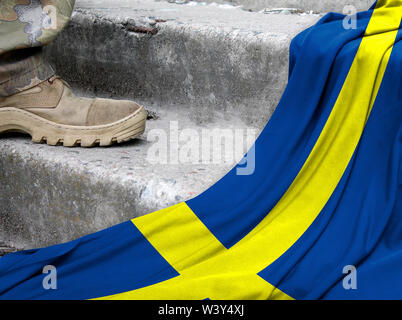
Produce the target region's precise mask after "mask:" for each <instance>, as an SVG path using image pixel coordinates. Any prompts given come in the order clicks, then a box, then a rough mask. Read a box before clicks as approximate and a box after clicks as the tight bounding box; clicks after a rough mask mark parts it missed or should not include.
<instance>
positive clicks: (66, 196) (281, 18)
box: [0, 0, 319, 249]
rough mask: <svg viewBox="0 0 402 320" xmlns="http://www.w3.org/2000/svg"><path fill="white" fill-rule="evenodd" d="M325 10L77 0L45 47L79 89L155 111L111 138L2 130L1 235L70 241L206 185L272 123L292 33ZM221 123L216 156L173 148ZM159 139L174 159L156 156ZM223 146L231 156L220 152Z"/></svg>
mask: <svg viewBox="0 0 402 320" xmlns="http://www.w3.org/2000/svg"><path fill="white" fill-rule="evenodd" d="M318 18H319V16H318V15H307V14H295V15H286V14H262V13H256V12H246V11H244V10H241V9H239V8H232V7H231V8H230V9H228V8H226V7H225V6H224V7H216V6H192V5H177V4H171V3H167V2H154V1H146V0H130V1H122V0H117V1H96V2H94V1H84V0H78V1H77V8H76V11H75V13H74V15H73V18H72V21H71V23H70V25H69V26H68V27H67V28H66V29H65V31H64V32H63V33H62V34H61V36H60V37H59V38H58V40H57V41H56V42H55V43H53V44H52V45H50V46H49V47H48V48H47V49H46V53H47V55H48V56H49V57H50V59H51V60H52V61H53V63H54V64H55V66H56V68H57V71H58V73H59V74H61V75H62V76H63V77H64V78H66V79H67V80H69V81H70V82H71V83H72V84H73V88H74V89H75V90H76V91H79V92H80V93H81V94H84V95H94V94H96V95H98V96H106V97H108V96H111V97H115V98H129V99H133V100H136V101H138V102H140V103H142V104H143V105H145V106H146V107H147V109H148V110H149V111H150V115H155V114H156V115H157V116H156V117H154V118H157V119H154V120H149V121H148V124H147V131H146V132H145V134H144V135H143V137H141V138H140V139H137V140H135V141H133V142H130V143H127V144H123V145H118V146H113V147H110V148H102V149H100V148H99V149H79V148H73V149H66V148H62V147H51V146H47V145H43V144H42V145H36V144H32V143H31V142H30V141H29V137H26V136H21V135H16V134H9V135H2V136H0V241H2V242H4V243H6V244H7V245H8V246H9V247H15V248H25V249H28V248H33V247H41V246H46V245H51V244H55V243H60V242H65V241H69V240H72V239H75V238H77V237H80V236H83V235H85V234H89V233H92V232H95V231H98V230H101V229H104V228H107V227H109V226H112V225H114V224H117V223H119V222H123V221H126V220H128V219H131V218H133V217H136V216H140V215H143V214H146V213H149V212H153V211H155V210H158V209H161V208H164V207H167V206H169V205H173V204H176V203H179V202H181V201H185V200H187V199H189V198H192V197H194V196H196V195H198V194H199V193H201V192H202V191H204V190H205V189H207V188H208V187H209V186H211V185H212V184H214V183H215V182H216V181H218V180H219V179H220V178H221V177H222V176H224V174H225V173H226V172H228V171H229V170H230V169H231V168H232V167H233V166H234V165H235V163H236V161H238V160H240V159H239V158H240V157H239V154H240V155H241V154H242V153H244V152H245V151H246V150H247V149H248V147H249V146H250V145H251V143H252V142H253V141H254V139H255V137H256V136H257V135H258V133H259V131H260V130H261V129H262V128H263V127H264V126H265V124H266V122H267V121H268V119H269V117H270V116H271V114H272V112H273V111H274V109H275V107H276V105H277V102H278V100H279V98H280V96H281V95H282V92H283V89H284V87H285V85H286V79H287V69H288V46H289V43H290V40H291V39H292V38H293V37H294V36H295V35H296V34H297V33H298V32H299V31H301V30H302V29H304V28H306V27H308V26H310V25H312V24H313V23H314V22H316V21H317V20H318ZM214 128H218V129H226V131H221V134H222V135H224V136H225V137H226V139H225V138H223V139H217V141H218V142H217V143H216V144H215V145H213V146H212V147H211V148H212V151H211V154H210V155H209V156H208V153H205V152H202V151H200V156H199V157H198V158H197V157H195V159H193V160H191V161H187V162H186V161H185V160H186V159H184V160H183V157H179V158H180V159H179V161H177V159H176V154H175V152H179V153H180V154H186V152H185V150H186V147H187V149H188V148H190V149H191V148H193V150H195V149H197V148H198V150H201V149H202V148H203V146H202V144H203V143H204V140H205V139H203V138H202V137H203V132H206V134H207V135H208V134H213V133H215V134H218V135H219V131H218V133H217V132H216V131H213V129H214ZM241 135H243V138H244V139H243V140H244V141H241V139H237V140H236V139H235V137H239V136H241ZM177 137H181V141H180V142H179V144H178V145H179V148H178V149H177V148H175V147H174V145H175V143H176V142H175V141H176V140H177V139H178V138H177ZM189 137H193V138H194V137H196V139H191V138H189ZM247 137H248V138H249V141H247V142H246V138H247ZM165 139H166V141H165ZM186 139H187V140H189V139H190V140H189V141H187V140H186ZM230 139H232V141H233V143H234V145H236V146H237V147H236V148H235V150H232V149H233V148H234V147H231V145H230V143H229V145H228V147H227V149H228V150H229V152H228V153H226V146H227V144H226V143H227V141H229V140H230ZM155 140H157V142H155ZM171 140H172V141H171ZM179 140H180V138H179ZM201 140H202V141H201ZM156 145H157V146H159V147H160V148H161V150H162V151H161V153H162V154H166V155H167V159H166V161H165V160H163V159H162V158H160V157H159V158H158V156H154V157H152V154H153V152H154V151H155V146H156ZM223 145H225V148H223ZM239 145H240V147H238V146H239ZM171 146H173V147H171ZM200 148H201V149H200ZM220 148H222V150H220ZM170 149H172V150H173V152H170ZM163 150H165V152H164V151H163ZM175 150H176V151H175ZM239 150H240V151H239ZM205 154H207V156H205ZM219 154H220V155H221V156H223V155H229V156H227V157H226V158H224V157H223V160H219V159H218V160H216V161H215V162H216V163H211V161H210V160H211V159H210V158H211V157H213V156H214V155H215V156H216V155H219ZM230 154H231V155H232V156H233V157H232V156H230ZM150 155H151V156H150ZM202 157H204V158H205V159H203V158H202ZM218 158H219V157H218ZM161 159H162V160H161ZM208 159H209V161H208Z"/></svg>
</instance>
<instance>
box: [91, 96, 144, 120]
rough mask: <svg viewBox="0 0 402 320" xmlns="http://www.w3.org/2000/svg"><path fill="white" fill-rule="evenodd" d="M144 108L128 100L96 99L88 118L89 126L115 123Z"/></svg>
mask: <svg viewBox="0 0 402 320" xmlns="http://www.w3.org/2000/svg"><path fill="white" fill-rule="evenodd" d="M142 108H143V107H142V106H140V105H139V104H137V103H135V102H133V101H128V100H112V99H95V100H94V102H93V104H92V106H91V108H90V110H89V112H88V116H87V125H88V126H98V125H104V124H109V123H113V122H116V121H119V120H121V119H124V118H126V117H128V116H130V115H132V114H134V113H137V112H138V111H139V110H140V109H142Z"/></svg>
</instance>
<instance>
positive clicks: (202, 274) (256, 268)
mask: <svg viewBox="0 0 402 320" xmlns="http://www.w3.org/2000/svg"><path fill="white" fill-rule="evenodd" d="M384 4H385V5H386V6H385V7H382V8H380V9H376V10H375V11H374V13H373V16H372V19H371V21H370V23H369V25H368V27H367V30H366V36H365V37H364V38H363V40H362V42H361V45H360V47H359V50H358V52H357V55H356V58H355V60H354V62H353V64H352V67H351V69H350V71H349V74H348V76H347V78H346V81H345V83H344V86H343V88H342V90H341V93H340V95H339V97H338V100H337V102H336V104H335V106H334V107H333V110H332V112H331V115H330V116H329V118H328V120H327V123H326V125H325V127H324V129H323V131H322V133H321V135H320V137H319V139H318V141H317V143H316V145H315V147H314V148H313V150H312V152H311V154H310V156H309V158H308V159H307V161H306V163H305V164H304V166H303V168H302V169H301V171H300V172H299V174H298V176H297V177H296V179H295V180H294V182H293V183H292V185H291V186H290V188H289V189H288V191H287V192H286V194H285V195H284V196H283V197H282V199H281V200H280V201H279V202H278V204H277V205H276V206H275V208H274V209H273V210H272V211H271V212H270V213H269V214H268V215H267V217H266V218H265V219H264V220H263V221H262V222H261V223H260V224H259V225H258V226H257V227H256V228H255V229H254V230H252V231H251V232H250V234H248V235H247V236H246V237H245V238H243V239H242V240H241V241H240V242H239V243H237V244H236V245H235V246H233V247H232V248H230V249H229V250H227V249H225V248H224V247H223V246H222V244H221V243H220V242H219V241H218V240H217V239H216V238H215V237H214V236H213V235H212V233H210V232H209V231H208V229H207V228H206V227H205V225H204V224H203V223H202V222H201V221H200V220H199V219H198V218H197V217H196V215H195V214H194V213H193V212H192V211H191V210H190V208H189V207H188V206H187V205H186V204H184V203H183V204H180V205H178V206H175V207H172V208H168V209H165V210H162V211H160V212H156V213H154V214H151V215H149V216H145V217H142V218H138V219H134V220H133V223H134V224H135V225H136V227H137V228H138V229H139V230H140V231H141V232H142V233H143V234H144V236H145V237H146V238H147V239H148V240H149V242H150V243H151V244H152V245H153V246H154V247H155V248H156V249H157V250H158V251H159V252H160V254H161V255H162V256H163V257H164V258H165V259H166V260H167V261H168V262H169V263H170V264H171V265H172V266H173V267H174V268H175V269H176V270H177V271H178V272H179V273H180V276H178V277H176V278H173V279H170V280H168V281H164V282H162V283H158V284H155V285H153V286H149V287H146V288H142V289H138V290H134V291H130V292H125V293H121V294H117V295H113V296H109V297H105V299H205V298H211V299H268V298H269V299H291V298H290V297H289V296H287V295H286V294H284V293H283V292H281V291H280V290H279V289H277V288H275V287H273V286H272V285H271V284H269V283H268V282H266V281H264V280H263V279H261V278H260V277H258V276H257V273H258V272H260V271H261V270H263V269H264V268H265V267H267V266H268V265H269V264H271V263H272V262H274V261H275V260H276V259H278V258H279V257H280V256H281V255H282V254H283V253H285V252H286V251H287V250H288V249H289V248H290V247H291V246H292V245H293V244H294V243H295V242H296V241H297V240H298V239H299V238H300V237H301V236H302V234H303V233H304V232H305V231H306V230H307V229H308V227H309V226H310V225H311V224H312V222H313V221H314V220H315V219H316V217H317V216H318V214H319V213H320V212H321V210H322V209H323V207H324V206H325V204H326V203H327V201H328V200H329V198H330V196H331V195H332V193H333V192H334V190H335V188H336V186H337V185H338V183H339V181H340V179H341V178H342V175H343V174H344V172H345V170H346V168H347V166H348V164H349V162H350V159H351V157H352V155H353V153H354V151H355V149H356V146H357V144H358V143H359V140H360V138H361V135H362V132H363V130H364V127H365V124H366V122H367V119H368V116H369V114H370V111H371V109H372V106H373V104H374V101H375V98H376V96H377V93H378V90H379V87H380V84H381V82H382V79H383V76H384V73H385V69H386V66H387V64H388V61H389V58H390V54H391V48H392V45H393V43H394V41H395V38H396V34H397V30H398V27H399V25H400V22H401V17H402V9H401V7H400V6H401V5H402V3H401V1H383V2H381V1H380V2H379V4H378V5H384ZM395 4H399V7H396V6H395ZM387 30H391V31H387Z"/></svg>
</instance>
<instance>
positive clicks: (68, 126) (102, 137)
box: [0, 76, 147, 147]
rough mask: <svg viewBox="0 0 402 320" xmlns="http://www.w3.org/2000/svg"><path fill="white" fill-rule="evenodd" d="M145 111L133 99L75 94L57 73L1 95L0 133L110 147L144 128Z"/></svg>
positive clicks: (131, 137)
mask: <svg viewBox="0 0 402 320" xmlns="http://www.w3.org/2000/svg"><path fill="white" fill-rule="evenodd" d="M146 117H147V114H146V111H145V110H144V107H142V106H140V105H138V104H136V103H135V102H132V101H126V100H110V99H99V98H96V99H89V98H80V97H77V96H75V95H74V94H73V93H72V92H71V90H70V88H69V86H68V85H67V84H66V83H65V82H64V81H63V80H62V79H60V78H59V77H57V76H54V77H52V78H50V79H49V80H47V81H44V82H42V83H40V84H39V85H37V86H35V87H33V88H30V89H28V90H25V91H22V92H19V93H17V94H14V95H12V96H9V97H5V98H4V97H3V98H0V133H2V132H5V131H20V132H21V131H22V132H25V133H28V134H30V135H31V137H32V141H34V142H44V141H46V142H47V144H49V145H64V146H66V147H72V146H78V145H81V146H82V147H93V146H95V145H97V144H99V145H100V146H108V145H111V144H112V143H114V142H117V143H120V142H124V141H128V140H131V139H134V138H136V137H138V136H139V135H141V134H142V133H143V132H144V130H145V122H146Z"/></svg>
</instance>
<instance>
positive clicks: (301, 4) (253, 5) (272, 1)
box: [197, 0, 375, 13]
mask: <svg viewBox="0 0 402 320" xmlns="http://www.w3.org/2000/svg"><path fill="white" fill-rule="evenodd" d="M197 1H199V2H217V3H232V4H234V5H242V6H243V7H244V8H245V9H250V10H262V9H265V8H298V9H301V10H303V11H315V12H322V13H324V12H330V11H334V12H343V9H344V8H345V6H350V5H352V6H354V7H355V8H356V9H357V10H358V11H362V10H367V9H368V8H369V7H370V6H371V5H372V4H373V3H374V2H375V1H372V0H197Z"/></svg>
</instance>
